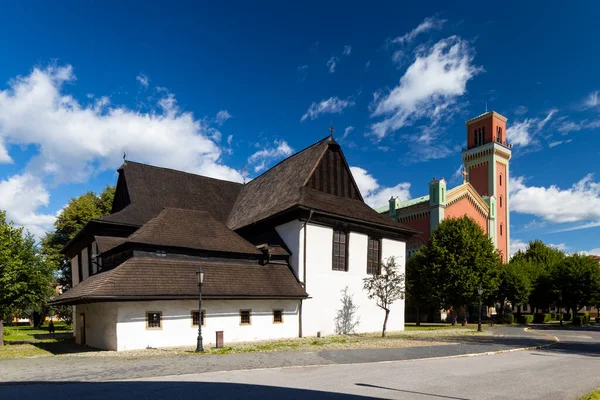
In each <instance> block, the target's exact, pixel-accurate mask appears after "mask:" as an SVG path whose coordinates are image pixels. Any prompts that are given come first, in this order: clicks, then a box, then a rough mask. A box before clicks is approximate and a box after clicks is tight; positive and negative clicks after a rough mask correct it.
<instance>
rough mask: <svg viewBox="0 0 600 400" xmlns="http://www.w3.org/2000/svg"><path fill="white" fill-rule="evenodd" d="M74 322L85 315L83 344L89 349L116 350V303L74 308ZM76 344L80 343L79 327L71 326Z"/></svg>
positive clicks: (84, 305) (82, 305)
mask: <svg viewBox="0 0 600 400" xmlns="http://www.w3.org/2000/svg"><path fill="white" fill-rule="evenodd" d="M75 309H76V311H75V318H74V321H77V323H78V322H79V320H80V318H81V314H85V343H86V344H87V345H88V346H90V347H95V348H98V349H106V350H117V329H116V328H117V303H91V304H81V305H78V306H75ZM73 329H74V334H75V337H76V340H77V343H82V338H81V337H80V334H81V329H80V326H76V325H74V326H73Z"/></svg>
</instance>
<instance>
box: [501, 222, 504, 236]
mask: <svg viewBox="0 0 600 400" xmlns="http://www.w3.org/2000/svg"><path fill="white" fill-rule="evenodd" d="M502 228H504V226H503V225H502V224H500V236H502V230H503V229H502Z"/></svg>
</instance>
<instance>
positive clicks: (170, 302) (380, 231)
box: [51, 136, 416, 350]
mask: <svg viewBox="0 0 600 400" xmlns="http://www.w3.org/2000/svg"><path fill="white" fill-rule="evenodd" d="M415 233H416V231H415V230H414V229H412V228H410V227H407V226H404V225H402V224H400V223H398V222H396V221H392V220H390V219H389V218H387V217H384V216H381V215H379V214H378V213H377V212H375V211H374V210H373V209H371V208H370V207H369V206H368V205H367V204H365V202H364V201H363V198H362V196H361V194H360V192H359V189H358V187H357V185H356V182H355V181H354V178H353V177H352V174H351V172H350V169H349V167H348V164H347V162H346V159H345V157H344V155H343V153H342V150H341V148H340V146H339V145H338V144H337V143H336V141H335V140H334V139H333V137H331V136H330V137H327V138H325V139H323V140H321V141H319V142H317V143H315V144H314V145H312V146H310V147H308V148H306V149H304V150H302V151H301V152H299V153H297V154H294V155H292V156H291V157H289V158H287V159H285V160H283V161H282V162H280V163H279V164H277V165H275V166H274V167H273V168H271V169H270V170H268V171H266V172H265V173H263V174H262V175H260V176H259V177H257V178H255V179H253V180H252V181H250V182H248V183H246V184H243V185H242V184H239V183H234V182H227V181H221V180H217V179H212V178H207V177H204V176H199V175H194V174H189V173H185V172H181V171H175V170H171V169H166V168H158V167H153V166H150V165H144V164H139V163H135V162H131V161H126V162H125V163H124V164H123V166H121V168H119V178H118V181H117V188H116V193H115V198H114V203H113V207H112V213H111V214H110V215H108V216H106V217H102V218H99V219H96V220H92V221H90V222H89V223H88V224H87V225H85V227H84V228H83V229H82V230H81V231H80V232H79V233H78V234H77V236H76V237H75V238H74V239H73V240H72V241H71V242H69V243H68V244H67V246H66V247H65V248H64V250H63V252H64V253H65V254H66V255H68V256H69V257H70V258H71V266H72V276H73V288H72V289H70V290H69V291H67V292H66V293H63V294H61V295H60V296H58V297H57V298H56V299H54V300H53V301H52V302H51V303H52V304H66V305H73V306H74V307H73V309H74V332H75V336H76V340H77V342H78V343H80V344H87V345H89V346H92V347H97V348H102V349H112V350H130V349H142V348H146V347H167V346H192V345H194V344H195V343H196V337H197V332H198V325H199V324H202V326H203V328H202V330H203V332H204V334H203V336H204V342H205V343H207V344H210V343H214V342H215V335H216V332H219V331H223V333H224V340H225V342H235V341H251V340H261V339H278V338H291V337H298V336H315V335H317V334H318V333H322V334H331V333H334V332H335V319H336V315H337V310H340V309H341V308H342V304H341V302H340V299H341V291H342V290H343V289H344V288H346V287H347V288H348V292H349V293H350V294H352V295H353V296H354V301H355V303H356V305H357V306H358V307H359V308H358V311H357V313H358V317H359V319H360V324H359V325H358V328H357V331H358V332H372V331H378V330H380V329H381V326H382V323H383V318H384V313H383V312H382V311H381V309H379V308H378V307H377V305H376V303H375V301H374V300H369V299H368V298H367V293H366V292H365V291H364V290H363V279H364V278H366V277H368V276H369V274H372V273H373V272H374V271H375V270H376V268H377V266H378V263H379V262H380V261H384V260H386V259H387V258H389V257H390V256H395V257H396V258H397V264H398V266H399V268H400V269H401V272H403V271H404V266H405V253H406V241H407V240H409V239H410V238H411V237H412V236H413V235H414V234H415ZM199 267H202V268H203V269H204V273H205V282H204V284H203V303H202V310H199V309H198V286H197V280H196V271H197V269H198V268H199ZM388 329H389V330H392V331H393V330H402V329H404V301H403V300H402V301H398V302H396V303H394V304H393V307H392V311H391V314H390V319H389V323H388Z"/></svg>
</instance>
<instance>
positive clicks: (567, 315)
mask: <svg viewBox="0 0 600 400" xmlns="http://www.w3.org/2000/svg"><path fill="white" fill-rule="evenodd" d="M572 319H573V314H571V313H564V314H563V321H570V320H572Z"/></svg>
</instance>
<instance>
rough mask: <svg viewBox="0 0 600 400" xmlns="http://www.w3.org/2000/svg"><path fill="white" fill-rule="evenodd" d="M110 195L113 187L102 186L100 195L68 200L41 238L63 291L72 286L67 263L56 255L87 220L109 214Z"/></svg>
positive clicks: (43, 247) (112, 192)
mask: <svg viewBox="0 0 600 400" xmlns="http://www.w3.org/2000/svg"><path fill="white" fill-rule="evenodd" d="M114 195H115V187H114V186H106V188H105V189H104V190H103V191H102V193H100V195H96V194H95V193H94V192H91V191H90V192H87V193H85V194H83V195H81V196H79V197H75V198H72V199H71V200H70V201H69V203H68V204H67V205H66V206H65V208H63V210H62V211H61V212H60V214H59V215H58V217H57V219H56V222H55V223H54V227H55V230H54V231H52V232H46V236H45V237H43V238H42V241H41V245H42V252H43V254H44V257H45V258H46V259H47V260H48V262H49V263H50V264H51V265H52V266H53V267H54V268H55V270H57V271H59V277H58V284H59V285H60V286H61V287H62V289H63V290H64V291H66V290H68V289H69V288H70V287H71V285H72V283H71V282H72V281H71V262H70V260H69V259H67V258H66V257H65V255H64V254H61V252H60V251H61V250H62V248H63V247H65V245H66V244H67V243H68V242H69V241H70V240H71V239H73V238H74V237H75V235H77V233H78V232H79V231H80V230H81V228H83V227H84V226H85V224H87V223H88V222H89V221H90V220H92V219H95V218H99V217H101V216H103V215H107V214H110V211H111V208H112V201H113V198H114ZM61 314H62V313H61ZM61 316H62V317H65V316H66V315H61Z"/></svg>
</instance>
